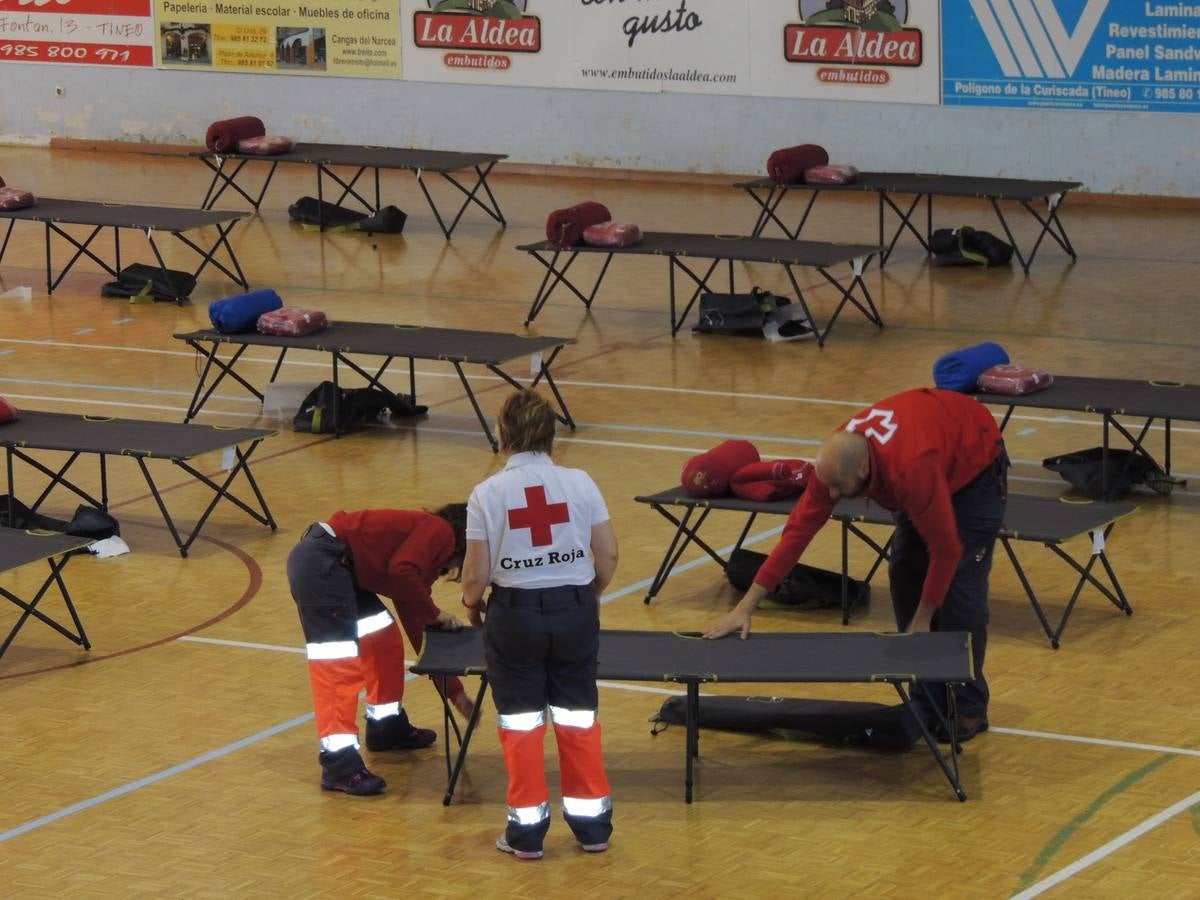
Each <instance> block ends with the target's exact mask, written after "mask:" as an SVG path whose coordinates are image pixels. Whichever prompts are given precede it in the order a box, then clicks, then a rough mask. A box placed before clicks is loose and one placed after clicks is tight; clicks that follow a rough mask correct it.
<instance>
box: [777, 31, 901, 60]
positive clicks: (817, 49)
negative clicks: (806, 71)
mask: <svg viewBox="0 0 1200 900" xmlns="http://www.w3.org/2000/svg"><path fill="white" fill-rule="evenodd" d="M783 34H784V50H783V54H784V56H785V57H786V58H787V60H788V62H807V63H838V64H839V65H844V66H864V65H865V66H919V65H921V63H922V62H923V61H924V55H923V53H922V41H921V32H920V30H919V29H916V28H905V29H903V30H902V31H896V32H891V33H887V32H883V31H864V30H862V29H853V30H850V29H846V28H809V27H807V26H804V25H788V26H787V27H786V28H784V30H783Z"/></svg>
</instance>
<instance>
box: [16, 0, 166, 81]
mask: <svg viewBox="0 0 1200 900" xmlns="http://www.w3.org/2000/svg"><path fill="white" fill-rule="evenodd" d="M0 62H41V63H76V64H83V65H93V66H153V65H154V20H153V17H152V15H151V9H150V0H0Z"/></svg>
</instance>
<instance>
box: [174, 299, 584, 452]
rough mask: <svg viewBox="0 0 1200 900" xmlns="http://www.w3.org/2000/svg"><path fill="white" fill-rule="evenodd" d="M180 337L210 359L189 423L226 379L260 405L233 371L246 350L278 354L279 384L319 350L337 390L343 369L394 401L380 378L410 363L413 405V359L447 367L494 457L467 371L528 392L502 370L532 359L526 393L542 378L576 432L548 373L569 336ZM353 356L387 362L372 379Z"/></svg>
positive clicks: (340, 326)
mask: <svg viewBox="0 0 1200 900" xmlns="http://www.w3.org/2000/svg"><path fill="white" fill-rule="evenodd" d="M175 337H177V338H178V339H179V340H181V341H186V342H187V343H188V345H189V346H191V347H192V348H194V349H195V350H196V352H197V353H200V354H201V355H202V356H204V358H205V359H204V367H203V368H202V369H201V371H200V378H199V380H198V381H197V383H196V391H195V393H194V394H193V395H192V402H191V403H190V404H188V411H187V415H186V416H185V418H184V421H185V422H190V421H191V420H192V419H193V418H195V417H196V416H197V415H198V414H199V413H200V410H201V409H203V407H204V404H205V403H207V402H208V398H209V397H211V396H212V394H213V391H215V390H216V389H217V386H218V385H219V384H220V383H221V381H222V380H223V379H224V378H225V376H226V375H228V376H230V377H231V378H233V380H234V381H236V382H238V383H239V384H240V385H242V387H244V388H245V389H246V390H248V391H249V392H250V393H252V394H253V395H254V396H255V397H258V398H259V400H261V399H263V394H262V392H261V391H260V390H259V389H258V388H256V387H254V385H252V384H251V383H250V382H249V381H247V380H246V379H245V378H243V377H242V376H241V375H240V374H238V373H237V372H235V371H234V367H235V366H236V365H237V363H238V361H239V360H240V359H241V358H242V355H243V354H244V353H245V351H246V348H247V347H252V346H253V347H269V348H271V349H272V350H275V349H278V350H279V357H278V358H277V359H276V360H275V368H274V369H273V370H272V371H271V377H270V379H269V382H274V381H275V378H276V376H278V375H279V369H280V367H281V366H282V365H283V359H284V356H286V355H287V352H288V351H289V350H315V351H317V352H319V353H328V354H329V355H330V356H331V357H332V365H333V383H334V384H335V385H338V384H339V381H338V379H339V366H341V365H344V366H346V367H347V368H349V369H351V370H352V371H354V372H357V373H358V374H359V375H361V376H362V377H363V378H365V379H366V380H367V383H368V384H369V385H371V386H373V387H376V388H379V389H380V390H381V391H385V392H386V393H388V394H391V395H392V396H395V392H394V391H392V390H390V389H389V388H387V387H385V386H384V385H383V383H382V382H381V381H380V379H381V378H383V375H384V373H385V372H386V371H387V369H388V366H390V365H391V363H392V360H393V359H396V358H397V357H399V358H401V359H403V358H407V359H408V383H409V394H410V396H411V398H412V400H413V402H414V403H415V402H416V399H417V379H416V368H415V363H416V360H418V359H430V360H441V361H443V362H448V363H450V365H452V366H453V367H454V371H455V372H456V373H457V374H458V379H459V381H460V382H461V384H462V386H463V390H465V391H466V394H467V399H468V400H470V401H471V407H472V408H473V409H474V410H475V416H476V418H478V420H479V427H480V428H482V429H483V433H484V434H485V435H486V436H487V439H488V442H489V443H490V444H491V445H492V450H493V451H497V450H499V444H498V443H497V442H496V438H495V437H494V436H493V435H492V429H491V427H490V426H489V425H488V421H487V418H486V417H485V416H484V414H483V410H482V409H480V407H479V401H478V400H477V399H476V397H475V392H474V390H472V388H471V383H470V382H469V381H468V380H467V375H466V372H465V371H464V370H463V366H466V365H479V366H483V367H484V368H486V369H488V370H489V371H490V372H492V373H493V374H495V375H497V376H498V377H499V378H501V379H502V380H504V381H506V382H507V383H509V384H511V385H512V386H513V387H523V385H522V384H521V382H519V381H518V380H517V379H516V378H514V377H513V376H511V375H509V374H508V373H507V372H505V371H504V370H503V369H502V368H501V366H502V365H503V364H504V363H506V362H510V361H511V360H515V359H519V358H523V357H529V358H530V359H531V365H530V368H531V370H532V372H533V373H534V375H533V380H532V381H531V382H530V384H529V387H536V386H537V385H538V384H539V383H540V382H542V381H543V380H544V381H545V382H546V386H547V387H549V388H550V390H551V392H552V393H553V394H554V398H555V400H557V401H558V408H559V412H558V413H556V414H555V415H556V416H557V418H558V420H559V421H560V422H562V423H563V424H564V425H566V426H567V427H569V428H571V429H572V430H574V428H575V421H574V420H573V419H572V418H571V413H570V412H569V411H568V409H567V404H566V402H565V401H564V400H563V398H562V394H560V393H559V390H558V385H557V384H555V383H554V377H553V376H552V375H551V374H550V367H551V365H553V363H554V360H555V359H556V358H557V357H558V354H559V352H560V351H561V350H562V348H563V347H564V346H565V345H567V344H569V343H572V341H571V340H570V338H555V337H527V336H524V335H519V334H506V333H504V332H499V331H463V330H459V329H454V328H426V327H424V326H420V325H388V324H382V323H373V322H335V323H333V324H331V325H330V326H329V327H328V328H325V329H323V330H321V331H318V332H315V333H314V334H309V335H305V336H303V337H279V336H275V335H267V334H258V333H257V332H250V333H247V334H221V333H219V332H217V331H212V330H205V331H191V332H187V333H183V334H176V335H175ZM222 344H229V345H230V346H231V347H236V348H237V349H236V350H235V351H234V352H233V355H232V356H231V357H230V358H229V359H228V360H227V361H226V360H223V359H221V358H220V357H219V352H220V348H221V345H222ZM544 354H545V355H544ZM351 355H359V356H382V357H384V361H383V365H382V366H380V367H379V369H378V370H377V371H376V372H375V373H374V374H371V373H370V372H368V371H367V370H366V369H364V368H363V367H362V366H360V365H358V364H357V363H356V362H354V361H353V360H351V359H350V358H349V357H350V356H351ZM214 366H215V367H216V368H217V370H218V373H217V374H216V377H215V378H214V379H213V381H212V384H210V385H208V387H207V390H205V382H206V381H207V380H208V376H209V373H210V371H212V369H213V367H214ZM332 413H333V420H334V421H335V422H336V421H338V415H337V414H338V411H337V406H336V392H335V406H334V408H333V410H332Z"/></svg>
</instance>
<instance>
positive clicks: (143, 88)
mask: <svg viewBox="0 0 1200 900" xmlns="http://www.w3.org/2000/svg"><path fill="white" fill-rule="evenodd" d="M0 83H2V84H3V86H4V90H3V91H0V142H8V143H16V142H19V143H27V142H34V143H36V142H45V141H48V140H49V139H50V138H51V137H67V138H78V139H90V140H127V141H137V142H150V143H165V144H187V143H200V142H201V141H202V139H203V136H204V131H205V129H206V127H207V126H208V123H209V122H211V121H212V120H214V119H219V118H225V117H228V116H232V115H257V116H260V117H261V118H263V120H264V121H266V122H267V125H268V130H269V131H271V132H273V133H278V134H287V135H289V136H291V137H293V138H296V139H297V140H304V141H327V142H345V143H363V144H380V145H383V144H387V145H394V146H413V147H435V148H440V149H453V150H486V151H494V152H502V153H508V154H509V156H510V158H511V159H512V161H514V162H524V163H536V164H546V165H576V166H589V165H594V166H603V167H618V168H628V169H639V170H649V171H672V172H706V173H710V172H715V173H726V174H746V173H755V172H760V171H762V170H763V167H764V164H765V160H766V157H767V154H768V153H769V152H770V151H771V150H772V149H775V148H776V147H780V146H786V145H789V144H794V143H800V142H805V141H815V142H818V143H821V144H824V145H825V146H826V147H828V148H829V150H830V154H831V156H832V157H833V159H834V160H835V161H841V162H849V163H853V164H855V165H857V166H858V167H859V168H862V169H885V170H886V169H892V170H917V171H937V172H960V173H971V174H979V175H998V176H1010V177H1033V178H1050V179H1067V178H1069V179H1075V180H1078V181H1082V182H1083V183H1084V187H1085V189H1086V190H1089V191H1095V192H1099V193H1122V194H1156V195H1166V196H1181V197H1200V116H1186V115H1161V114H1155V115H1151V114H1145V113H1099V112H1064V111H1043V110H999V109H994V110H993V109H967V108H961V107H949V108H942V107H925V106H912V105H887V104H875V103H847V104H839V103H834V102H831V101H798V100H780V99H772V98H751V97H711V96H699V95H685V94H639V93H609V92H595V91H576V90H544V89H535V88H512V87H495V88H491V87H477V86H457V85H445V84H422V83H416V82H396V81H385V80H378V81H376V80H366V79H344V78H312V77H289V76H286V75H280V76H254V75H245V74H240V73H219V72H203V73H197V72H173V71H144V70H141V71H139V70H126V71H119V70H108V69H100V68H88V67H82V66H79V67H68V66H48V65H34V64H25V63H22V64H3V63H0ZM56 87H62V88H64V93H65V95H64V96H63V97H57V96H55V88H56Z"/></svg>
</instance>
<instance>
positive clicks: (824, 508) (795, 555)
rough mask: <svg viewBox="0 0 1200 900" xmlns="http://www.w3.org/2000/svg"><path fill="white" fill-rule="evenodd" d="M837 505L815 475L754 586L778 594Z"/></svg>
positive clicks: (756, 578) (755, 578) (756, 577)
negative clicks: (774, 591) (782, 582)
mask: <svg viewBox="0 0 1200 900" xmlns="http://www.w3.org/2000/svg"><path fill="white" fill-rule="evenodd" d="M836 505H837V504H836V503H834V501H833V500H832V499H830V497H829V492H828V491H827V490H825V485H824V484H822V483H821V481H820V479H819V478H817V476H816V474H815V473H814V474H813V476H812V477H811V478H810V479H809V482H808V487H807V488H806V489H805V491H804V494H803V496H801V497H800V500H799V502H797V503H796V505H795V506H793V507H792V512H791V515H789V516H788V519H787V523H786V524H785V525H784V526H783V534H782V535H780V538H779V543H778V544H776V545H775V549H774V550H772V551H771V555H770V556H768V557H767V561H766V562H765V563H763V564H762V567H761V568H760V569H759V570H758V574H757V575H755V576H754V583H755V584H757V585H759V586H760V587H763V588H765V589H766V590H768V591H771V590H774V589H775V587H776V586H777V585H778V584H779V582H781V581H783V579H784V578H785V577H786V576H787V574H788V572H790V571H791V570H792V566H794V565H795V564H796V561H797V560H799V559H800V555H801V554H802V553H803V552H804V551H805V550H806V549H807V548H808V545H809V543H810V542H811V541H812V539H813V536H814V535H815V534H816V533H817V532H818V531H820V530H821V527H822V526H823V525H824V524H825V523H826V522H828V521H829V516H830V515H831V514H832V513H833V508H834V506H836Z"/></svg>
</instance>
